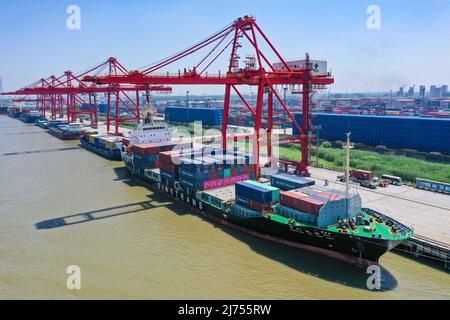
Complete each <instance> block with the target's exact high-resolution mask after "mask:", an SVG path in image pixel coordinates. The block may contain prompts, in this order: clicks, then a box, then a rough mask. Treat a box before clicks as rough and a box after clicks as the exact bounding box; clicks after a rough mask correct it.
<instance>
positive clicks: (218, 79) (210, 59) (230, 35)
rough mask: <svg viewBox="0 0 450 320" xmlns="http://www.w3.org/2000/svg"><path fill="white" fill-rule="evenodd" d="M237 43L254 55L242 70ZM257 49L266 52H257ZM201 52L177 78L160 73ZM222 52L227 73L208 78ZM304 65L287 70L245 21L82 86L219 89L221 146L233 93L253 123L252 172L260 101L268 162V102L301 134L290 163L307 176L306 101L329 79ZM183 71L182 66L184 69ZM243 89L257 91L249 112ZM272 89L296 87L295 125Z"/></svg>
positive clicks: (254, 27)
mask: <svg viewBox="0 0 450 320" xmlns="http://www.w3.org/2000/svg"><path fill="white" fill-rule="evenodd" d="M242 40H244V41H245V42H246V43H247V45H248V46H249V47H250V48H251V50H252V51H253V52H254V56H251V57H247V60H246V62H245V66H243V67H240V65H239V63H240V57H239V54H238V51H239V49H240V48H242V47H243V43H242ZM263 47H265V48H266V50H263ZM202 49H204V50H207V52H206V55H202V56H201V57H200V58H199V59H198V60H197V62H196V63H195V64H193V67H192V68H188V69H186V68H185V69H184V71H183V72H181V71H178V73H175V74H174V73H169V72H162V71H163V68H165V67H168V66H172V67H173V66H174V64H176V63H180V62H183V61H184V63H186V60H187V59H189V58H191V59H192V58H193V55H194V54H195V53H198V52H200V51H201V50H202ZM227 50H229V51H228V54H229V56H228V59H227V60H226V61H227V63H228V68H227V72H226V73H220V71H219V72H218V73H216V74H213V73H208V71H210V69H211V65H212V64H213V63H214V62H216V61H219V60H220V59H221V57H222V56H223V55H224V52H225V51H227ZM268 54H272V55H275V57H276V59H277V60H279V62H278V63H276V64H273V63H271V62H270V61H269V56H268ZM306 61H307V64H306V66H305V67H304V68H303V69H302V70H299V69H296V68H294V67H292V66H291V65H289V64H288V63H287V62H286V61H285V60H284V59H283V58H282V56H281V55H280V54H279V53H278V51H277V50H276V49H275V47H274V46H273V44H272V43H271V42H270V40H269V39H268V37H267V36H266V35H265V34H264V32H263V31H262V30H261V28H260V27H259V26H258V24H257V23H256V21H255V19H254V18H253V17H251V16H245V17H243V18H239V19H237V20H235V21H234V22H233V23H231V24H230V25H228V26H226V27H225V28H223V29H221V30H219V31H218V32H216V33H214V34H213V35H211V36H209V37H207V38H206V39H204V40H202V41H200V42H199V43H197V44H195V45H193V46H191V47H189V48H187V49H185V50H183V51H181V52H179V53H177V54H175V55H172V56H170V57H168V58H166V59H164V60H162V61H159V62H157V63H155V64H152V65H150V66H148V67H145V68H143V69H141V70H138V71H132V72H122V73H121V74H110V75H107V76H92V75H88V76H85V77H84V78H83V81H86V82H92V83H95V84H99V85H104V84H109V85H119V84H123V83H127V84H134V85H143V84H158V85H224V86H225V98H224V113H223V124H222V141H223V147H224V148H226V146H227V139H226V135H227V126H228V116H229V110H230V95H231V91H232V90H233V91H234V92H235V93H236V94H237V95H238V96H239V97H240V99H241V100H242V101H243V103H244V104H245V106H246V107H247V109H248V110H249V112H251V114H252V115H253V118H254V130H255V135H256V143H255V144H254V145H255V148H256V150H255V156H256V164H257V170H258V173H259V162H260V159H259V155H260V141H259V140H260V135H261V134H260V129H261V125H262V122H261V118H262V113H263V106H264V102H265V101H267V112H268V121H267V128H266V129H267V139H268V141H267V148H268V156H269V159H271V157H272V150H271V136H272V129H273V120H272V117H273V103H274V99H276V100H277V101H278V103H279V104H280V105H281V107H282V108H283V109H284V111H285V112H286V113H287V115H288V116H289V118H290V119H291V120H292V122H293V123H294V125H295V127H296V128H297V129H298V131H299V132H300V133H301V135H300V137H299V138H298V139H291V140H292V141H297V142H298V141H300V143H301V162H298V163H296V165H297V169H296V172H297V173H303V174H306V175H308V170H307V166H308V152H309V149H308V148H309V144H310V141H311V134H310V121H309V115H310V112H311V110H310V100H311V99H310V98H311V93H312V91H313V89H314V87H323V86H325V85H329V84H332V83H333V82H334V79H333V78H332V77H331V75H330V74H326V75H317V74H314V73H313V72H312V70H313V67H312V66H310V64H309V63H308V62H309V57H308V55H307V56H306ZM184 66H186V64H185V65H184ZM242 85H247V86H254V87H257V99H256V107H255V108H253V107H252V106H251V105H250V103H249V102H248V101H247V100H246V99H245V98H244V96H243V95H242V94H241V92H240V91H239V90H238V86H242ZM277 85H291V86H293V87H294V86H298V88H300V91H299V93H300V94H301V95H302V114H303V115H302V121H301V123H298V122H297V120H296V119H295V117H294V116H293V114H292V113H291V111H290V110H289V108H288V107H287V106H286V105H285V103H284V101H283V99H282V98H281V97H280V94H279V93H278V92H277V90H276V89H275V86H277Z"/></svg>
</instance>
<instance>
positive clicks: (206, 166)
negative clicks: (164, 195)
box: [179, 149, 255, 194]
mask: <svg viewBox="0 0 450 320" xmlns="http://www.w3.org/2000/svg"><path fill="white" fill-rule="evenodd" d="M181 160H182V162H181V164H180V169H179V173H180V183H181V186H182V187H183V189H184V190H185V191H186V192H187V194H192V193H194V194H195V193H196V192H198V191H203V190H208V189H215V188H220V187H224V186H229V185H233V184H235V183H237V182H239V181H244V180H248V179H254V178H255V166H254V165H252V164H251V163H252V157H251V156H248V155H243V154H242V155H241V154H238V153H236V154H231V155H230V154H229V155H224V154H223V150H222V149H219V150H216V151H213V152H211V151H210V150H208V151H207V152H204V150H200V151H193V152H192V153H190V154H187V155H186V154H185V155H183V157H182V158H181Z"/></svg>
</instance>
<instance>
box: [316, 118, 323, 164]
mask: <svg viewBox="0 0 450 320" xmlns="http://www.w3.org/2000/svg"><path fill="white" fill-rule="evenodd" d="M321 129H322V126H321V125H318V126H317V127H316V132H317V134H316V144H317V146H316V166H317V168H319V148H320V139H319V132H320V130H321Z"/></svg>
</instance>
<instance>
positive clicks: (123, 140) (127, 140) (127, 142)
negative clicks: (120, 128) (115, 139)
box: [122, 138, 130, 146]
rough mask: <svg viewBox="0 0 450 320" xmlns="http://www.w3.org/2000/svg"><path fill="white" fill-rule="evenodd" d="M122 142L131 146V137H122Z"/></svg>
mask: <svg viewBox="0 0 450 320" xmlns="http://www.w3.org/2000/svg"><path fill="white" fill-rule="evenodd" d="M122 143H123V145H124V146H129V145H130V139H128V138H122Z"/></svg>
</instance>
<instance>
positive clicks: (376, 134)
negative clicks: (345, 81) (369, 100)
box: [293, 113, 450, 154]
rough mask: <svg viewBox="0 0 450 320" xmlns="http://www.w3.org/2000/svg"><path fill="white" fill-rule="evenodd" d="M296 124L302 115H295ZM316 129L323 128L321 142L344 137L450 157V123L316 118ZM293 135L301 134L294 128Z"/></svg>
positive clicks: (362, 117)
mask: <svg viewBox="0 0 450 320" xmlns="http://www.w3.org/2000/svg"><path fill="white" fill-rule="evenodd" d="M295 117H296V119H297V121H300V119H301V114H300V113H296V114H295ZM313 123H314V125H321V126H322V129H321V130H320V138H321V139H325V140H330V141H342V140H344V139H345V133H346V132H351V133H352V140H353V141H354V142H359V143H363V144H367V145H374V146H377V145H384V146H386V147H389V148H397V149H415V150H418V151H424V152H433V151H434V152H441V153H447V154H449V153H450V119H445V118H442V119H438V118H421V117H385V116H372V115H350V114H315V115H314V120H313ZM293 134H294V135H298V130H297V128H296V127H295V126H293Z"/></svg>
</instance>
